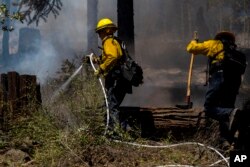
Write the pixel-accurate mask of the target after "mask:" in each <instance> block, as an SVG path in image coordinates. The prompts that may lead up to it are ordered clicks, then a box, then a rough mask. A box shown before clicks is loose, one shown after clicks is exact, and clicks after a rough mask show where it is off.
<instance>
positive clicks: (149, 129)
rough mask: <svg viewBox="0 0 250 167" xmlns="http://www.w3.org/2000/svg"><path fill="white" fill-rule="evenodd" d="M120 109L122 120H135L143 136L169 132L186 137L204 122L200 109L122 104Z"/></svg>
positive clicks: (167, 133)
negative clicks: (127, 105)
mask: <svg viewBox="0 0 250 167" xmlns="http://www.w3.org/2000/svg"><path fill="white" fill-rule="evenodd" d="M120 111H121V119H122V120H123V119H133V120H136V122H137V124H138V125H139V126H140V128H141V133H142V134H141V135H142V136H143V137H164V136H167V135H169V134H170V133H171V135H173V136H174V137H175V138H181V137H183V136H185V137H186V136H190V135H193V134H194V133H195V132H196V131H197V130H198V129H200V128H203V127H205V124H206V121H205V120H206V119H205V115H204V113H203V112H202V109H194V108H192V109H179V108H175V107H168V108H159V107H152V108H150V107H124V106H123V107H120ZM129 122H132V121H129ZM133 122H135V121H133Z"/></svg>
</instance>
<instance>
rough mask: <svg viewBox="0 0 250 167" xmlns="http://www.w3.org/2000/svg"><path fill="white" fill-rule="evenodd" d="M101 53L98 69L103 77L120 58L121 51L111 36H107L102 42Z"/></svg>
mask: <svg viewBox="0 0 250 167" xmlns="http://www.w3.org/2000/svg"><path fill="white" fill-rule="evenodd" d="M102 45H103V51H102V56H101V64H100V68H101V69H102V70H103V73H104V75H105V74H107V73H108V72H109V71H110V70H111V69H112V68H113V67H114V66H115V65H116V64H117V62H118V60H119V59H120V58H121V57H122V49H121V46H120V44H119V42H118V41H117V40H116V39H114V37H113V36H107V37H106V38H104V39H103V42H102Z"/></svg>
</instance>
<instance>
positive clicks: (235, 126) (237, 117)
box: [228, 108, 244, 136]
mask: <svg viewBox="0 0 250 167" xmlns="http://www.w3.org/2000/svg"><path fill="white" fill-rule="evenodd" d="M243 114H244V110H240V109H238V108H235V109H234V110H233V111H232V112H231V113H230V116H229V127H228V129H229V131H230V133H231V135H233V136H234V134H235V132H236V131H237V130H239V125H240V122H241V121H243V120H242V119H243Z"/></svg>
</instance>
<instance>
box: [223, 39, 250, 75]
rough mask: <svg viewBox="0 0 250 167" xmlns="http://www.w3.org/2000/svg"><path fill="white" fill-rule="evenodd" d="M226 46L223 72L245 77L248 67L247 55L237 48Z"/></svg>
mask: <svg viewBox="0 0 250 167" xmlns="http://www.w3.org/2000/svg"><path fill="white" fill-rule="evenodd" d="M223 45H224V60H223V70H224V73H227V74H229V75H243V74H244V73H245V70H246V67H247V60H246V55H245V54H244V53H242V52H241V51H239V50H237V49H236V48H235V47H231V46H230V45H228V44H225V43H223Z"/></svg>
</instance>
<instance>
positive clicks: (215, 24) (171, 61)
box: [8, 0, 249, 106]
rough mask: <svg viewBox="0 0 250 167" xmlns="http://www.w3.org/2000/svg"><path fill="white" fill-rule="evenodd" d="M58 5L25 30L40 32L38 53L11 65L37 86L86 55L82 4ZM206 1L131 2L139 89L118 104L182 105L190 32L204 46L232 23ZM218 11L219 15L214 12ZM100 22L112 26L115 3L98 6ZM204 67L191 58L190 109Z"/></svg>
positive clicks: (199, 93)
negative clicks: (106, 21)
mask: <svg viewBox="0 0 250 167" xmlns="http://www.w3.org/2000/svg"><path fill="white" fill-rule="evenodd" d="M62 2H63V8H62V10H61V11H60V15H59V16H58V17H57V19H55V18H54V17H53V15H50V16H49V18H48V20H47V22H46V23H45V22H43V21H41V22H40V24H39V26H38V27H36V26H35V25H30V26H29V27H34V28H37V29H39V30H40V32H41V37H42V42H41V46H39V47H40V51H39V52H38V53H37V54H35V55H28V56H26V57H27V59H24V60H23V61H22V62H17V63H16V64H15V65H16V68H17V69H18V71H21V72H22V73H30V74H34V75H37V76H38V78H39V81H40V82H41V83H46V79H47V78H48V77H53V76H55V74H56V71H57V70H58V69H59V68H60V64H61V62H62V60H64V59H66V58H69V59H71V58H73V57H74V55H75V54H79V53H86V52H87V53H88V52H90V51H88V50H87V32H88V26H87V0H74V1H67V0H63V1H62ZM187 2H188V3H187ZM208 2H209V1H208V0H205V1H200V0H190V1H185V0H179V1H176V0H167V1H166V0H154V1H152V0H135V1H134V25H135V27H134V30H135V59H136V61H138V63H139V64H140V65H141V66H142V67H143V70H144V84H143V85H142V86H140V87H138V88H134V89H133V91H134V93H133V94H132V95H128V96H126V98H125V100H124V102H123V104H122V105H135V106H146V105H147V106H148V105H151V106H154V105H155V106H156V105H157V106H169V105H171V106H173V105H175V104H176V103H178V102H180V103H181V102H184V99H185V96H186V85H187V83H186V82H187V72H188V68H189V61H190V54H188V53H187V52H186V45H187V44H188V42H189V41H190V40H191V39H192V38H193V32H194V31H195V30H198V36H199V39H200V41H203V40H206V39H208V38H213V36H214V34H215V33H216V32H217V31H219V30H222V29H230V27H231V28H233V27H232V26H230V24H231V23H230V22H228V21H227V19H223V18H224V17H226V18H232V14H233V12H232V9H231V8H230V7H229V6H225V7H223V5H220V6H218V7H217V6H213V7H210V6H209V5H208ZM218 9H219V11H221V12H220V13H221V15H219V14H218V12H215V11H218ZM93 12H94V11H93ZM103 17H109V18H111V19H112V20H113V21H114V22H115V23H117V0H105V1H101V0H99V1H98V19H100V18H103ZM225 22H226V23H225ZM224 23H225V24H224ZM94 24H96V23H94ZM24 26H25V25H20V24H17V25H16V26H15V27H16V29H15V31H14V32H12V33H11V36H12V38H11V42H10V43H11V46H13V47H11V48H12V51H11V53H15V52H16V50H17V47H16V44H17V42H16V39H18V38H17V36H18V31H19V29H20V28H21V27H24ZM118 26H119V25H118ZM99 44H100V40H99ZM206 63H207V59H206V57H205V56H200V55H197V56H196V57H195V62H194V69H193V78H192V85H191V86H192V87H191V98H192V100H194V105H195V106H200V105H202V103H203V99H204V95H205V91H206V87H204V86H203V85H204V83H205V72H204V71H205V69H206ZM8 70H10V69H8ZM248 83H249V82H248Z"/></svg>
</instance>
